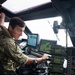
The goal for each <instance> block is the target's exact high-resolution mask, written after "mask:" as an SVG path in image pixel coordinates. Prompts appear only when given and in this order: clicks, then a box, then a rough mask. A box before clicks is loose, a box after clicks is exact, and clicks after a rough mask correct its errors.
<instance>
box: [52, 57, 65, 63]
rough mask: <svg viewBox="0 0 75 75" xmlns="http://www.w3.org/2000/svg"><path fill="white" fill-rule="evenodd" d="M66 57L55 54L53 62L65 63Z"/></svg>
mask: <svg viewBox="0 0 75 75" xmlns="http://www.w3.org/2000/svg"><path fill="white" fill-rule="evenodd" d="M63 62H64V58H63V57H60V56H53V63H56V64H63Z"/></svg>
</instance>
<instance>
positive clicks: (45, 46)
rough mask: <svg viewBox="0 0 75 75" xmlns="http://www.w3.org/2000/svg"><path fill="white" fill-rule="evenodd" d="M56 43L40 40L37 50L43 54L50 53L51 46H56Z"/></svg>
mask: <svg viewBox="0 0 75 75" xmlns="http://www.w3.org/2000/svg"><path fill="white" fill-rule="evenodd" d="M56 43H57V42H56V41H53V40H45V39H41V41H40V47H39V50H40V51H43V52H47V53H50V49H51V46H52V45H56Z"/></svg>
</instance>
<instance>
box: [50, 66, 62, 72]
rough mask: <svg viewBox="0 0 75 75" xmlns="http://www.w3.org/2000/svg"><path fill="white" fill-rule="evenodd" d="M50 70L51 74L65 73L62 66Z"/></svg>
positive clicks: (52, 67) (51, 67)
mask: <svg viewBox="0 0 75 75" xmlns="http://www.w3.org/2000/svg"><path fill="white" fill-rule="evenodd" d="M50 69H51V72H57V73H58V72H59V73H63V66H62V65H51V66H50Z"/></svg>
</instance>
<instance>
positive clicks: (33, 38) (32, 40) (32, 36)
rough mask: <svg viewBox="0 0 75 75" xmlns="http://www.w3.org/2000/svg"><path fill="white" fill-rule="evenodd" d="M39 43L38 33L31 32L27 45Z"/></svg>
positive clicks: (31, 45) (33, 45)
mask: <svg viewBox="0 0 75 75" xmlns="http://www.w3.org/2000/svg"><path fill="white" fill-rule="evenodd" d="M37 44H38V34H29V35H28V41H27V46H30V47H36V46H37Z"/></svg>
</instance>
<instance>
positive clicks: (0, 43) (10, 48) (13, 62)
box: [0, 28, 27, 75]
mask: <svg viewBox="0 0 75 75" xmlns="http://www.w3.org/2000/svg"><path fill="white" fill-rule="evenodd" d="M26 61H27V56H26V55H25V54H23V53H22V51H21V49H20V47H19V46H18V45H17V44H16V43H15V41H14V40H13V39H12V38H10V37H8V36H6V34H5V33H4V32H3V30H2V29H1V28H0V69H1V71H2V72H3V73H4V74H5V75H10V74H9V73H11V72H15V70H16V68H17V67H18V66H20V65H22V64H25V62H26Z"/></svg>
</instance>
